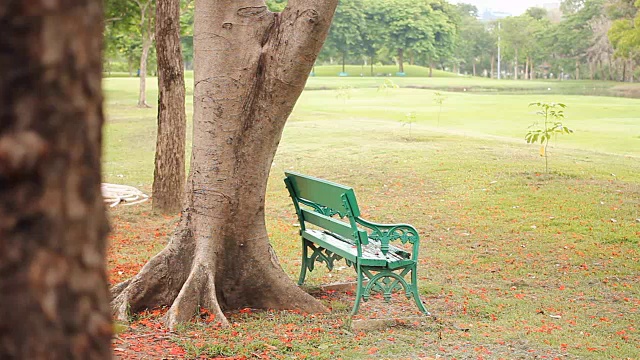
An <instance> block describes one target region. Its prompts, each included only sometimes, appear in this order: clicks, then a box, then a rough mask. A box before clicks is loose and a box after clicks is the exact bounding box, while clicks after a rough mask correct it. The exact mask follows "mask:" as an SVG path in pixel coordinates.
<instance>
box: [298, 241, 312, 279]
mask: <svg viewBox="0 0 640 360" xmlns="http://www.w3.org/2000/svg"><path fill="white" fill-rule="evenodd" d="M308 249H309V247H308V246H307V240H305V239H304V238H302V262H301V264H300V266H301V267H300V277H299V278H298V285H302V284H304V278H305V277H306V276H307V262H308V261H309V258H308V251H307V250H308Z"/></svg>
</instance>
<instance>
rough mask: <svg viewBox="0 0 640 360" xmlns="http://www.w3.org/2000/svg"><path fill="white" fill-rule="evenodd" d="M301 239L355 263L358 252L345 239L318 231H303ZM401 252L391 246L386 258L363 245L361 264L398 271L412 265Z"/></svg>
mask: <svg viewBox="0 0 640 360" xmlns="http://www.w3.org/2000/svg"><path fill="white" fill-rule="evenodd" d="M302 237H303V238H305V239H307V240H309V241H311V242H314V243H316V244H318V245H319V246H321V247H323V248H325V249H327V250H330V251H332V252H334V253H336V254H338V255H340V256H342V257H343V258H345V259H348V260H349V261H352V262H356V258H357V255H358V250H357V249H356V247H355V244H354V243H351V242H350V241H348V240H347V239H341V238H338V237H335V236H331V235H330V234H327V233H326V232H324V231H320V230H305V231H303V232H302ZM403 252H404V251H403V250H402V249H399V248H396V247H395V246H393V249H390V251H389V253H388V254H387V256H385V255H384V254H382V252H381V251H380V248H379V247H378V246H377V245H375V244H370V245H363V246H362V258H361V264H362V265H367V266H381V267H387V268H389V269H398V268H401V267H404V266H407V265H410V264H413V263H414V261H413V260H411V259H407V258H405V257H403V256H402V254H403Z"/></svg>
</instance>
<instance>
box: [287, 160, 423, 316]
mask: <svg viewBox="0 0 640 360" xmlns="http://www.w3.org/2000/svg"><path fill="white" fill-rule="evenodd" d="M285 175H286V177H285V179H284V182H285V184H286V185H287V189H288V190H289V194H290V195H291V199H292V200H293V204H294V206H295V209H296V213H297V215H298V220H299V221H300V236H301V237H302V268H301V270H300V278H299V280H298V284H299V285H302V284H303V283H304V279H305V276H306V273H307V270H309V271H313V269H314V265H315V262H324V263H325V264H326V265H327V267H328V268H329V270H331V269H333V264H334V262H335V261H336V260H341V259H345V260H346V262H347V265H348V266H353V267H354V268H355V270H356V272H357V276H358V282H357V288H356V300H355V304H354V305H353V311H352V312H351V313H352V314H353V315H355V314H356V313H357V312H358V308H359V307H360V301H361V299H364V301H367V300H368V299H369V297H370V295H371V293H372V292H375V293H382V295H383V297H384V299H385V300H386V301H390V300H391V293H392V292H393V291H395V290H404V292H405V294H406V296H407V298H413V299H414V300H415V303H416V305H417V306H418V308H419V309H420V311H422V312H423V313H424V314H427V315H430V314H429V312H428V311H427V310H426V309H425V307H424V305H423V304H422V301H421V300H420V296H419V294H418V281H417V274H416V271H417V264H418V248H419V245H420V239H419V237H418V232H417V231H416V229H415V228H414V227H413V226H411V225H407V224H377V223H374V222H370V221H367V220H364V219H362V218H361V217H360V209H359V208H358V203H357V201H356V195H355V193H354V191H353V189H352V188H350V187H347V186H344V185H340V184H336V183H333V182H330V181H326V180H323V179H318V178H315V177H311V176H307V175H303V174H299V173H295V172H285ZM392 241H400V242H402V243H403V244H406V243H409V244H411V252H409V251H407V250H404V249H402V248H400V247H397V246H394V245H392V244H391V242H392ZM407 275H410V280H409V281H407V280H406V279H405V277H406V276H407ZM367 280H368V281H367Z"/></svg>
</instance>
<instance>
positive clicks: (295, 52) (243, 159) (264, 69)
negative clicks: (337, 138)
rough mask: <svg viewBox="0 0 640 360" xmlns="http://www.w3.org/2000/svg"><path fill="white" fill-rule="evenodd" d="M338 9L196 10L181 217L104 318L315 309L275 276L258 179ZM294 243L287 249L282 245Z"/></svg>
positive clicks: (203, 4) (219, 4)
mask: <svg viewBox="0 0 640 360" xmlns="http://www.w3.org/2000/svg"><path fill="white" fill-rule="evenodd" d="M336 5H337V0H326V1H317V0H290V1H289V2H288V5H287V7H286V9H285V10H284V11H283V12H282V13H271V12H269V11H268V10H267V7H266V6H265V4H264V1H262V0H251V1H249V0H247V1H242V2H241V4H240V3H239V2H237V1H232V0H218V1H211V0H196V9H197V10H196V14H195V32H194V47H195V72H194V76H195V89H194V104H195V107H194V134H193V151H192V159H191V170H190V174H189V180H188V183H187V195H186V197H185V198H186V200H185V205H186V210H185V211H184V212H183V215H182V219H181V223H180V225H179V226H178V229H177V230H176V232H175V234H174V235H173V236H172V238H171V239H170V241H169V244H168V246H167V247H166V248H165V249H164V250H163V251H162V252H160V253H159V254H158V255H156V256H155V257H153V258H152V259H151V260H150V261H149V262H148V263H147V264H146V265H145V266H144V267H143V268H142V270H141V271H140V273H139V274H137V275H136V276H135V277H133V278H132V279H130V280H128V281H126V282H124V283H121V284H119V285H116V286H115V287H114V288H113V289H112V294H113V296H114V299H113V301H112V307H113V311H114V314H115V316H116V317H117V318H118V319H120V320H126V318H127V313H128V311H132V312H136V311H140V310H142V309H144V308H150V307H155V306H165V305H166V306H170V309H169V311H168V313H167V324H168V325H169V327H170V328H173V327H174V326H175V325H176V324H177V323H180V322H185V321H187V320H189V319H190V318H191V317H192V316H193V315H194V314H195V313H196V311H197V308H198V307H199V306H201V307H205V308H207V309H209V310H210V311H211V312H212V313H214V314H216V316H217V318H218V319H219V320H220V321H221V322H222V323H225V324H226V319H225V317H224V315H223V313H222V309H233V308H242V307H252V308H270V309H299V310H302V311H305V312H320V311H325V310H326V309H325V308H324V307H323V306H322V305H321V304H320V303H319V302H318V301H316V300H315V299H314V298H313V297H311V296H309V295H308V294H306V293H305V292H303V291H302V290H300V289H299V288H298V287H297V286H296V284H295V283H294V282H293V281H292V280H291V279H289V277H288V276H287V275H286V274H285V273H284V271H283V270H282V268H281V267H280V265H279V263H278V260H277V257H276V256H275V253H274V251H273V249H272V248H271V246H270V244H269V238H268V236H267V230H266V226H265V218H264V200H265V192H266V185H267V178H268V176H269V170H270V169H271V163H272V160H273V157H274V155H275V151H276V148H277V146H278V143H279V141H280V137H281V134H282V130H283V128H284V124H285V122H286V120H287V117H288V116H289V114H290V113H291V111H292V109H293V106H294V104H295V102H296V100H297V99H298V97H299V96H300V93H301V92H302V89H303V88H304V84H305V82H306V79H307V76H308V75H309V72H310V70H311V68H312V66H313V63H314V61H315V59H316V57H317V55H318V52H319V51H320V48H321V47H322V43H323V42H324V39H325V37H326V35H327V31H328V29H329V26H330V24H331V19H332V17H333V13H334V11H335V7H336ZM291 240H292V241H297V239H291Z"/></svg>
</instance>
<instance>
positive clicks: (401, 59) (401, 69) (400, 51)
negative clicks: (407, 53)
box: [398, 48, 404, 73]
mask: <svg viewBox="0 0 640 360" xmlns="http://www.w3.org/2000/svg"><path fill="white" fill-rule="evenodd" d="M403 62H404V49H403V48H398V72H401V73H403V72H404V64H403Z"/></svg>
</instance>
